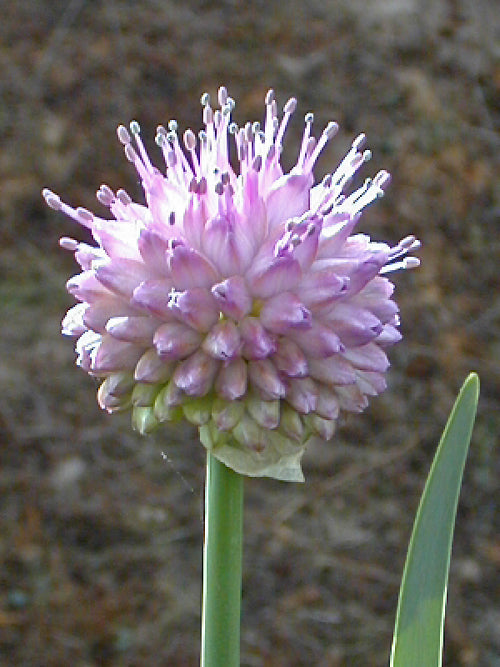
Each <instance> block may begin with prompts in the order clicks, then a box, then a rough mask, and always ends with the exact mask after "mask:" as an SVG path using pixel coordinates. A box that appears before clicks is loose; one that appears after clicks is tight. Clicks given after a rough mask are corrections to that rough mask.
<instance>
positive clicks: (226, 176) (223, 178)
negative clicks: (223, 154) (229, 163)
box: [220, 171, 229, 185]
mask: <svg viewBox="0 0 500 667" xmlns="http://www.w3.org/2000/svg"><path fill="white" fill-rule="evenodd" d="M220 180H221V181H222V185H228V183H229V174H228V172H227V171H225V172H224V173H222V174H221V176H220Z"/></svg>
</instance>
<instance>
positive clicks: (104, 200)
mask: <svg viewBox="0 0 500 667" xmlns="http://www.w3.org/2000/svg"><path fill="white" fill-rule="evenodd" d="M96 197H97V199H98V201H99V202H100V203H101V204H104V206H110V205H111V204H112V203H113V200H114V198H115V195H114V193H113V190H112V189H111V188H110V187H109V186H108V185H106V184H105V183H103V184H102V185H101V187H100V188H99V190H98V191H97V193H96Z"/></svg>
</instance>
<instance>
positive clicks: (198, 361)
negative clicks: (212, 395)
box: [172, 350, 219, 396]
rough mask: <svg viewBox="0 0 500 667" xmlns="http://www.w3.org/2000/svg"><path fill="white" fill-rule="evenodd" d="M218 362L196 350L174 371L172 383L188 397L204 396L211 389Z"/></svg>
mask: <svg viewBox="0 0 500 667" xmlns="http://www.w3.org/2000/svg"><path fill="white" fill-rule="evenodd" d="M218 369H219V362H218V361H216V360H215V359H213V358H212V357H209V356H208V354H205V352H203V351H202V350H198V352H195V353H194V354H193V355H191V356H190V357H189V358H188V359H186V360H185V361H182V362H181V363H180V364H179V365H178V366H177V368H176V369H175V371H174V374H173V376H172V379H173V381H174V382H175V384H176V385H177V387H179V389H182V391H184V392H185V393H186V394H187V395H188V396H205V394H207V393H208V392H209V391H210V389H211V388H212V384H213V381H214V379H215V376H216V374H217V370H218Z"/></svg>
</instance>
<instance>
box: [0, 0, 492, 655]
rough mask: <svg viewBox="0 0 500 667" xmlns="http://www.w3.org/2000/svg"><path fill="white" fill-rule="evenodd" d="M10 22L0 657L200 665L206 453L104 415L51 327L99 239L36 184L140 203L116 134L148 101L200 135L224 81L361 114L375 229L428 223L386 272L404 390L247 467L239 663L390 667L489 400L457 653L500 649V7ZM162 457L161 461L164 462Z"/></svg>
mask: <svg viewBox="0 0 500 667" xmlns="http://www.w3.org/2000/svg"><path fill="white" fill-rule="evenodd" d="M1 8H2V11H1V15H2V19H1V22H0V133H1V144H0V146H1V151H0V193H1V196H0V215H1V225H0V280H1V282H0V290H1V293H0V387H1V391H0V438H1V449H0V485H1V487H0V488H1V491H0V493H1V497H0V502H1V516H0V522H1V524H0V525H1V533H0V562H1V564H0V662H1V663H2V664H5V665H16V666H17V665H23V666H35V667H38V666H40V667H56V666H64V665H72V666H73V665H74V666H76V667H87V666H93V665H99V666H100V665H113V666H123V667H125V666H126V667H133V666H134V667H139V666H155V665H179V666H184V665H186V666H187V665H196V664H197V661H198V644H199V621H200V619H199V608H200V573H201V546H202V511H203V509H202V504H203V477H204V452H203V450H202V448H201V446H200V445H199V444H197V442H196V438H195V434H194V433H193V432H192V431H190V430H184V429H182V428H177V429H176V430H169V429H164V430H162V431H161V432H160V433H158V434H156V435H155V436H154V437H148V438H141V437H139V436H138V435H136V434H135V433H133V432H132V431H131V430H130V427H129V417H128V415H124V416H114V417H109V416H107V415H106V414H104V413H102V412H100V411H99V409H98V407H97V405H96V403H95V385H94V383H93V381H92V380H91V379H90V378H88V377H87V376H86V375H85V374H84V373H82V372H81V371H79V370H77V369H75V368H74V366H73V351H72V343H71V341H70V340H67V339H63V338H62V337H61V336H60V334H59V323H60V319H61V317H62V315H63V314H64V312H65V309H66V308H67V307H68V306H69V305H71V303H72V302H71V299H70V298H69V297H68V296H67V295H66V293H65V290H64V283H65V281H66V279H67V278H68V277H69V276H70V275H72V274H73V273H75V272H76V265H75V264H74V263H73V260H72V258H71V256H69V255H67V254H66V253H64V252H63V251H61V250H59V248H58V245H57V241H58V238H59V236H61V235H64V234H69V235H76V236H77V237H78V238H84V232H83V231H82V230H79V229H77V228H76V226H75V225H73V224H72V223H71V221H68V220H66V219H64V218H63V217H62V216H61V215H59V214H56V213H55V212H53V211H50V210H49V209H47V208H46V207H45V206H44V204H43V202H42V199H41V196H40V190H41V189H42V188H43V187H45V186H48V187H50V188H53V189H54V190H55V191H57V192H59V193H60V194H61V195H62V196H63V197H64V198H65V199H66V200H67V201H69V202H71V203H73V204H75V205H78V204H81V205H83V206H86V207H88V208H92V209H94V210H99V206H98V205H97V203H96V202H95V199H94V192H95V190H96V189H97V187H98V186H99V185H100V184H101V183H103V182H104V183H109V185H110V186H111V187H113V188H114V189H117V188H119V187H125V188H127V189H128V190H129V192H131V193H132V194H134V195H135V196H139V193H140V188H139V186H138V184H137V182H136V176H135V173H134V172H133V171H132V169H131V168H130V165H129V164H128V163H127V162H126V161H125V160H124V159H123V156H122V152H121V149H120V146H119V144H118V142H117V140H116V136H115V128H116V126H117V125H118V124H119V123H122V122H125V123H126V122H128V121H129V120H130V119H132V118H136V119H137V120H139V121H140V122H141V124H142V128H143V136H144V138H145V139H146V141H147V142H148V145H149V146H150V147H151V151H152V154H153V155H157V156H158V164H161V160H160V156H159V154H158V153H159V152H156V151H155V146H154V143H153V136H154V130H155V127H156V125H157V124H158V123H166V122H168V120H169V119H170V118H176V119H178V121H179V124H180V128H181V129H182V130H183V129H184V128H185V127H186V126H191V127H193V129H198V128H199V126H200V111H201V109H200V106H199V104H198V100H199V97H200V94H201V93H202V92H203V91H205V90H207V91H208V92H210V93H212V95H214V94H215V92H216V90H217V87H218V86H219V85H220V84H225V85H226V86H227V87H228V89H229V91H230V94H231V95H232V96H234V97H235V98H236V101H237V106H236V110H235V120H236V121H237V122H240V123H241V122H243V121H245V120H247V119H250V120H256V119H261V118H262V113H263V98H264V95H265V92H266V90H267V89H268V87H270V86H273V87H274V88H275V89H276V91H277V96H278V99H279V101H280V103H284V102H285V101H286V100H287V98H288V97H289V96H290V95H296V96H297V97H298V98H299V109H298V111H297V114H296V118H295V119H294V122H293V123H292V126H291V129H290V133H289V137H288V143H287V146H288V149H287V150H288V151H289V152H288V153H287V155H288V156H289V160H291V159H293V156H294V155H295V153H294V151H295V150H296V149H297V144H296V142H295V141H294V139H297V138H298V136H299V135H300V133H301V132H302V127H303V124H302V116H303V114H304V113H306V112H307V111H310V110H313V111H315V114H316V123H315V128H316V131H317V132H319V131H320V130H321V129H322V127H323V126H324V124H325V123H326V122H327V121H328V120H330V119H335V120H337V121H339V123H340V124H341V130H342V131H341V134H340V135H339V137H337V138H336V139H335V141H334V142H333V144H332V145H331V146H330V147H329V148H328V149H327V151H325V153H324V156H323V157H322V161H321V163H320V164H319V166H318V168H317V174H316V175H317V177H318V178H321V176H322V174H323V173H324V172H325V171H327V170H331V169H333V168H334V166H335V164H336V162H337V160H338V159H339V158H340V157H341V156H342V154H343V151H344V149H345V148H346V147H347V146H348V144H349V141H350V140H351V139H352V138H353V137H354V136H355V135H356V134H357V133H358V132H360V131H365V132H366V133H367V135H368V138H369V146H370V147H371V148H372V149H373V153H374V159H373V160H372V162H371V163H370V164H369V165H368V167H369V168H368V170H366V172H365V173H366V174H367V173H368V172H369V173H375V172H376V171H377V170H378V169H380V168H387V169H388V170H389V171H391V172H392V174H393V183H392V186H391V188H390V189H389V192H388V195H387V197H386V198H385V199H384V200H383V201H382V202H379V203H377V204H376V206H374V207H372V208H370V209H369V210H368V211H367V212H366V213H365V215H364V217H363V220H362V223H361V229H362V230H363V231H366V232H368V233H370V234H371V235H372V236H373V237H375V238H379V239H384V240H388V241H391V242H396V241H397V240H399V239H400V238H402V237H403V236H405V235H407V234H410V233H415V234H417V235H418V236H419V237H420V238H421V239H422V241H423V248H422V251H421V253H420V256H421V258H422V262H423V263H422V267H421V268H420V269H419V270H417V271H413V272H409V273H408V274H400V275H396V276H395V282H396V283H397V296H398V302H399V304H400V306H401V310H402V321H403V325H402V329H403V333H404V335H405V339H404V341H403V342H402V343H401V344H399V345H398V346H397V347H396V348H395V349H393V350H392V353H391V360H392V367H391V369H390V371H389V377H388V380H389V389H388V391H387V392H386V393H385V394H384V395H383V396H382V397H380V398H378V399H377V400H375V401H373V402H372V404H371V406H370V408H369V410H368V411H367V412H366V413H365V414H364V415H362V416H355V417H348V418H343V419H342V421H341V423H340V425H339V429H338V434H337V435H336V437H335V439H334V440H333V441H332V442H330V443H328V444H324V443H317V444H316V445H315V446H314V447H311V449H310V450H309V451H308V453H307V455H306V458H305V473H306V478H307V481H306V483H305V484H304V485H287V484H284V483H278V482H275V481H271V480H249V481H248V483H247V484H246V517H245V520H246V536H245V575H244V584H243V587H244V602H243V625H242V665H244V666H247V667H261V666H262V667H264V666H266V667H267V666H271V665H272V666H273V667H286V666H289V665H297V666H299V665H317V666H319V667H333V666H336V665H375V666H378V665H385V664H387V659H388V653H389V646H390V640H391V630H392V625H393V621H394V614H395V609H396V601H397V592H398V585H399V580H400V576H401V572H402V566H403V562H404V556H405V551H406V545H407V541H408V538H409V533H410V528H411V523H412V520H413V516H414V513H415V510H416V505H417V501H418V497H419V494H420V492H421V490H422V487H423V482H424V480H425V476H426V474H427V471H428V467H429V464H430V461H431V459H432V455H433V453H434V450H435V447H436V445H437V441H438V438H439V435H440V432H441V430H442V427H443V425H444V423H445V420H446V417H447V414H448V411H449V409H450V407H451V405H452V402H453V399H454V396H455V395H456V392H457V391H458V389H459V387H460V385H461V382H462V381H463V379H464V377H465V376H466V374H467V372H468V371H470V370H476V371H478V372H479V374H480V377H481V382H482V394H481V401H480V409H479V416H478V420H477V424H476V428H475V432H474V437H473V443H472V448H471V453H470V457H469V461H468V464H467V468H466V474H465V480H464V487H463V492H462V496H461V502H460V507H459V514H458V524H457V529H456V535H455V546H454V556H453V562H452V568H451V582H450V591H449V604H448V617H447V630H446V664H447V665H448V666H450V667H452V666H465V665H474V666H476V665H477V666H486V667H495V666H499V665H500V639H499V637H500V632H499V628H500V611H499V606H498V605H499V586H498V584H499V579H498V566H499V564H500V541H499V531H498V529H499V525H498V523H499V522H498V481H497V480H498V474H499V457H498V447H497V446H496V445H497V438H498V433H500V413H499V409H498V408H499V403H498V401H499V394H500V392H499V370H500V363H499V355H500V338H499V332H500V294H499V289H498V288H499V285H500V278H499V257H500V255H499V252H500V237H499V226H498V218H499V210H500V201H499V185H498V180H497V174H498V166H499V165H498V149H499V144H500V138H499V134H498V120H499V111H500V106H499V99H500V95H499V92H500V46H499V45H500V41H499V37H500V33H499V29H500V19H499V14H498V6H497V4H496V2H495V0H390V1H388V0H371V1H370V0H369V1H368V2H367V1H366V0H350V1H349V0H338V1H335V0H322V1H321V2H320V1H318V0H309V1H308V2H307V3H306V2H299V1H298V0H290V1H289V2H280V1H278V0H268V1H267V2H263V1H256V2H238V1H236V0H234V1H232V2H231V1H229V0H227V1H226V2H208V1H206V2H203V1H201V0H198V1H197V0H184V2H175V1H168V0H162V1H161V2H160V1H159V0H143V2H142V3H138V2H129V1H128V0H102V1H99V0H95V1H93V0H71V1H69V2H68V1H64V2H63V1H59V0H51V1H49V0H38V1H36V0H18V1H17V2H16V3H7V2H5V1H4V2H2V3H1ZM162 452H164V453H165V455H166V457H167V458H166V459H164V458H162Z"/></svg>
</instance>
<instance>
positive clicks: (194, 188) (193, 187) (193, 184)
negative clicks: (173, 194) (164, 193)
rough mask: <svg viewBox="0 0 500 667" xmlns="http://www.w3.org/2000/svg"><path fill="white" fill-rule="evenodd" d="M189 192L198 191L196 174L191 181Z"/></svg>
mask: <svg viewBox="0 0 500 667" xmlns="http://www.w3.org/2000/svg"><path fill="white" fill-rule="evenodd" d="M189 192H198V181H197V180H196V178H195V177H194V176H193V178H192V179H191V181H190V183H189Z"/></svg>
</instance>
